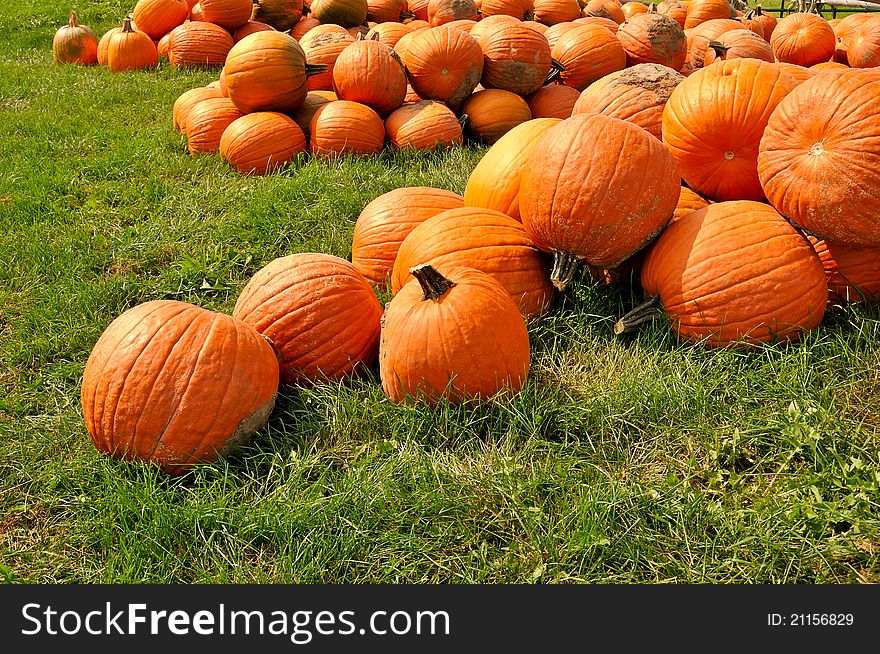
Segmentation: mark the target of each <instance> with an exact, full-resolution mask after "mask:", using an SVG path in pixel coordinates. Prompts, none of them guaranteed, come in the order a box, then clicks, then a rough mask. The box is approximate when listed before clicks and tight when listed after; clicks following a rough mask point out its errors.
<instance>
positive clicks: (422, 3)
mask: <svg viewBox="0 0 880 654" xmlns="http://www.w3.org/2000/svg"><path fill="white" fill-rule="evenodd" d="M406 7H407V9H408V10H409V13H411V14H412V15H413V16H415V17H416V20H420V21H425V22H426V23H427V22H428V0H408V1H407V3H406Z"/></svg>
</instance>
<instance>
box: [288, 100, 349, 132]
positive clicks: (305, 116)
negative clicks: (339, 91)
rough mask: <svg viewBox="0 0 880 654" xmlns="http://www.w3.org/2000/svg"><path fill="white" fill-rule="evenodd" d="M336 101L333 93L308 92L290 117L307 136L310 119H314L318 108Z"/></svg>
mask: <svg viewBox="0 0 880 654" xmlns="http://www.w3.org/2000/svg"><path fill="white" fill-rule="evenodd" d="M338 99H339V98H337V97H336V94H335V93H334V92H333V91H309V92H308V94H307V95H306V99H305V100H304V101H303V103H302V104H301V105H300V107H299V109H297V110H296V111H295V112H294V113H293V114H292V115H291V117H292V118H293V120H294V121H295V122H296V124H297V125H299V128H300V129H301V130H302V131H303V134H305V135H306V136H308V135H309V129H310V126H311V124H312V118H314V117H315V112H316V111H318V108H319V107H322V106H324V105H325V104H327V103H328V102H335V101H336V100H338Z"/></svg>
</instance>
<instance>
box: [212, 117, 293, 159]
mask: <svg viewBox="0 0 880 654" xmlns="http://www.w3.org/2000/svg"><path fill="white" fill-rule="evenodd" d="M306 149H307V146H306V137H305V135H304V134H303V131H302V130H301V129H300V128H299V125H297V124H296V123H295V122H294V121H293V119H292V118H290V117H289V116H286V115H284V114H280V113H277V112H274V111H256V112H254V113H251V114H247V115H245V116H242V117H241V118H237V119H236V120H234V121H233V122H231V123H230V124H229V126H228V127H227V128H226V129H225V130H224V131H223V136H222V137H221V138H220V155H221V156H222V157H223V158H224V159H226V161H228V162H229V164H230V165H231V166H232V167H233V168H235V169H236V170H237V171H238V172H240V173H243V174H247V175H265V174H266V173H267V172H272V171H273V170H276V169H277V168H279V167H280V166H282V165H284V164H285V163H287V162H288V161H290V160H291V159H293V158H294V157H295V156H296V155H297V154H299V153H300V152H305V151H306Z"/></svg>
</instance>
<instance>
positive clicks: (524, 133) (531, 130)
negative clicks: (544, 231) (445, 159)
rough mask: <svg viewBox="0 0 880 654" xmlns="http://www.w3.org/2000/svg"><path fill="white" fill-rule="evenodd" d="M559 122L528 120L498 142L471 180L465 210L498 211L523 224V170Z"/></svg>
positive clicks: (480, 163) (465, 199)
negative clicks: (521, 214) (542, 140)
mask: <svg viewBox="0 0 880 654" xmlns="http://www.w3.org/2000/svg"><path fill="white" fill-rule="evenodd" d="M559 122H560V119H558V118H541V119H535V120H527V121H526V122H524V123H522V124H520V125H517V126H516V127H514V128H513V129H511V130H510V131H509V132H507V134H505V135H504V136H502V137H501V138H500V139H498V141H496V142H495V145H493V146H492V147H491V148H489V150H488V152H486V154H485V155H484V156H483V158H482V159H480V161H479V163H478V164H477V165H476V167H475V168H474V170H473V172H471V174H470V177H468V181H467V187H466V188H465V190H464V204H465V206H468V207H483V208H486V209H494V210H496V211H500V212H501V213H504V214H507V215H508V216H510V217H511V218H513V219H514V220H521V218H520V213H519V187H520V180H521V179H522V174H523V166H525V163H526V161H527V160H528V158H529V155H530V154H531V153H532V150H534V149H535V146H536V145H537V143H538V140H539V139H540V138H541V137H542V136H543V135H544V132H546V131H547V130H548V129H550V128H551V127H553V126H554V125H556V124H558V123H559Z"/></svg>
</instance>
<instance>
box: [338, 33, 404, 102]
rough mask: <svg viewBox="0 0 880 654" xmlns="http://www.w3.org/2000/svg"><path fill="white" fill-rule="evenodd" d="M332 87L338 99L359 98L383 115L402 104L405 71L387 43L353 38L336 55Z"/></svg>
mask: <svg viewBox="0 0 880 654" xmlns="http://www.w3.org/2000/svg"><path fill="white" fill-rule="evenodd" d="M333 90H334V91H335V93H336V95H337V96H338V97H339V99H341V100H352V101H354V102H360V103H361V104H365V105H367V106H369V107H372V108H373V109H375V110H376V112H377V113H378V114H379V115H380V116H387V115H388V114H389V113H391V112H392V111H394V110H395V109H397V108H398V107H399V106H400V105H402V104H403V99H404V97H405V96H406V73H404V71H403V65H402V64H401V63H400V60H399V59H398V57H397V55H396V54H395V53H394V50H392V49H391V48H389V47H388V46H387V45H384V44H382V43H379V41H374V40H356V41H355V42H354V43H351V44H350V45H349V46H348V47H347V48H346V49H345V50H343V51H342V52H341V53H340V55H339V57H337V59H336V63H335V65H334V66H333Z"/></svg>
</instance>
